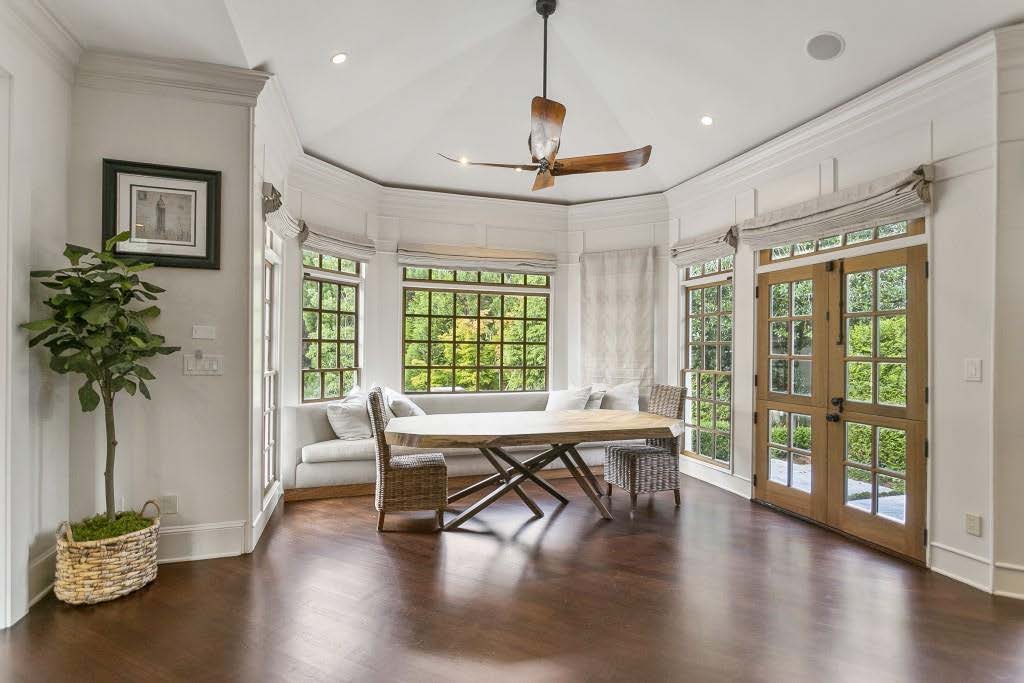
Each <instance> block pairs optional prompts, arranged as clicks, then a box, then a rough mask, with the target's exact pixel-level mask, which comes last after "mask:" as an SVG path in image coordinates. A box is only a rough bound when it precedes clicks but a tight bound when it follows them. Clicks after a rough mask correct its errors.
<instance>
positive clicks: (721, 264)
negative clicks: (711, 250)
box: [686, 255, 736, 280]
mask: <svg viewBox="0 0 1024 683" xmlns="http://www.w3.org/2000/svg"><path fill="white" fill-rule="evenodd" d="M735 258H736V257H735V256H731V255H730V256H723V257H721V258H715V259H711V260H710V261H707V262H705V263H698V264H697V265H695V266H690V267H689V268H687V269H686V279H687V280H693V279H696V278H699V277H706V276H708V275H717V274H719V273H730V272H732V266H733V262H734V261H735Z"/></svg>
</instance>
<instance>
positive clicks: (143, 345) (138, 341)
mask: <svg viewBox="0 0 1024 683" xmlns="http://www.w3.org/2000/svg"><path fill="white" fill-rule="evenodd" d="M128 338H129V339H130V340H131V342H132V344H135V345H136V346H137V347H139V348H140V349H144V348H146V342H144V341H142V340H141V339H139V338H138V337H136V336H134V335H132V336H131V337H128Z"/></svg>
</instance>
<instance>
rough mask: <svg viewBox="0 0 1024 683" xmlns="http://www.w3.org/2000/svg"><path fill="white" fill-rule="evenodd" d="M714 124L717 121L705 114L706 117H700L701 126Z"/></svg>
mask: <svg viewBox="0 0 1024 683" xmlns="http://www.w3.org/2000/svg"><path fill="white" fill-rule="evenodd" d="M714 122H715V120H714V119H713V118H711V117H710V116H708V115H707V114H704V116H702V117H700V124H701V125H702V126H710V125H711V124H712V123H714Z"/></svg>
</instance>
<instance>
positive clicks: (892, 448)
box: [878, 427, 907, 475]
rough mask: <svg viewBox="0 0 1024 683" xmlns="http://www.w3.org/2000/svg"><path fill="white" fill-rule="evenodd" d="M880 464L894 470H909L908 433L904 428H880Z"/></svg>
mask: <svg viewBox="0 0 1024 683" xmlns="http://www.w3.org/2000/svg"><path fill="white" fill-rule="evenodd" d="M878 466H879V467H881V468H882V469H886V470H890V471H892V472H899V473H900V474H904V475H905V474H906V472H907V433H906V432H905V431H904V430H902V429H890V428H889V427H879V428H878Z"/></svg>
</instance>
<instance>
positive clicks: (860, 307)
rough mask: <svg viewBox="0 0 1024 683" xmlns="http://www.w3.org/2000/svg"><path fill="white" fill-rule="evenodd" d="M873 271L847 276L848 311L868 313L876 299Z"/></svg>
mask: <svg viewBox="0 0 1024 683" xmlns="http://www.w3.org/2000/svg"><path fill="white" fill-rule="evenodd" d="M871 275H872V273H871V271H865V272H863V273H850V274H849V275H847V276H846V312H847V313H866V312H868V311H870V310H871V309H872V308H873V305H872V302H873V300H874V296H873V294H874V292H873V286H872V285H873V283H872V279H873V278H872V277H871Z"/></svg>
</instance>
